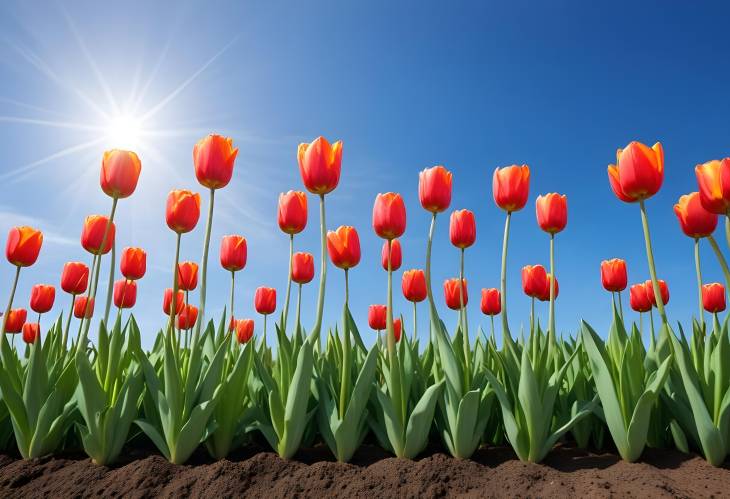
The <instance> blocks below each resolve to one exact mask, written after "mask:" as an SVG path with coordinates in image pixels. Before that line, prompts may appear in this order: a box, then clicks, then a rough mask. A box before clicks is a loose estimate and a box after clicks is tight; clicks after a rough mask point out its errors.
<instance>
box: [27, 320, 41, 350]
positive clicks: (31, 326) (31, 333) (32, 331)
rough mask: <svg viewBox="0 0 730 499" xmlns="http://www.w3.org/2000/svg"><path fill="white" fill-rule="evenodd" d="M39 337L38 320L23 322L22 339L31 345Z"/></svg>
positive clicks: (39, 326) (39, 327)
mask: <svg viewBox="0 0 730 499" xmlns="http://www.w3.org/2000/svg"><path fill="white" fill-rule="evenodd" d="M40 337H41V325H40V324H39V323H38V322H26V323H25V324H23V341H24V342H26V343H27V344H28V345H32V344H33V343H35V342H36V340H37V339H38V338H40Z"/></svg>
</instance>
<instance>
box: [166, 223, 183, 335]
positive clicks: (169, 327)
mask: <svg viewBox="0 0 730 499" xmlns="http://www.w3.org/2000/svg"><path fill="white" fill-rule="evenodd" d="M181 238H182V234H181V233H179V232H178V233H177V238H176V240H175V265H174V266H173V267H172V297H171V299H170V320H169V322H168V325H167V331H168V333H169V334H170V337H171V339H172V341H173V344H177V345H179V341H175V340H176V338H175V334H174V333H175V315H177V289H178V282H177V278H178V270H177V269H178V263H179V262H180V239H181Z"/></svg>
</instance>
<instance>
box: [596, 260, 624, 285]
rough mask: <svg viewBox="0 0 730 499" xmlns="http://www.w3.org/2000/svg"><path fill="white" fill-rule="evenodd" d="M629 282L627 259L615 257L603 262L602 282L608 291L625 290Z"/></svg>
mask: <svg viewBox="0 0 730 499" xmlns="http://www.w3.org/2000/svg"><path fill="white" fill-rule="evenodd" d="M627 282H628V275H627V273H626V261H625V260H622V259H620V258H613V259H611V260H603V261H602V262H601V284H603V288H604V289H605V290H606V291H611V292H619V291H623V290H624V289H626V285H627Z"/></svg>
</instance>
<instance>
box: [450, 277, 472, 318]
mask: <svg viewBox="0 0 730 499" xmlns="http://www.w3.org/2000/svg"><path fill="white" fill-rule="evenodd" d="M459 287H460V286H459V279H458V278H453V279H447V280H445V281H444V297H445V298H446V306H447V307H449V308H450V309H451V310H459V309H460V308H461V300H462V298H463V300H464V306H465V307H466V304H467V302H468V301H469V295H468V293H467V288H466V279H462V284H461V289H462V290H463V296H461V295H462V293H460V292H459Z"/></svg>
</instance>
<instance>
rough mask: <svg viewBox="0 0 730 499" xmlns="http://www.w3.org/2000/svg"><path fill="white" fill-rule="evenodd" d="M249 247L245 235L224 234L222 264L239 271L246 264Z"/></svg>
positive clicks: (225, 267)
mask: <svg viewBox="0 0 730 499" xmlns="http://www.w3.org/2000/svg"><path fill="white" fill-rule="evenodd" d="M247 255H248V249H247V246H246V238H245V237H243V236H235V235H234V236H223V239H222V240H221V266H222V267H223V268H224V269H226V270H228V271H230V272H237V271H239V270H241V269H243V268H244V267H245V266H246V257H247Z"/></svg>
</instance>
